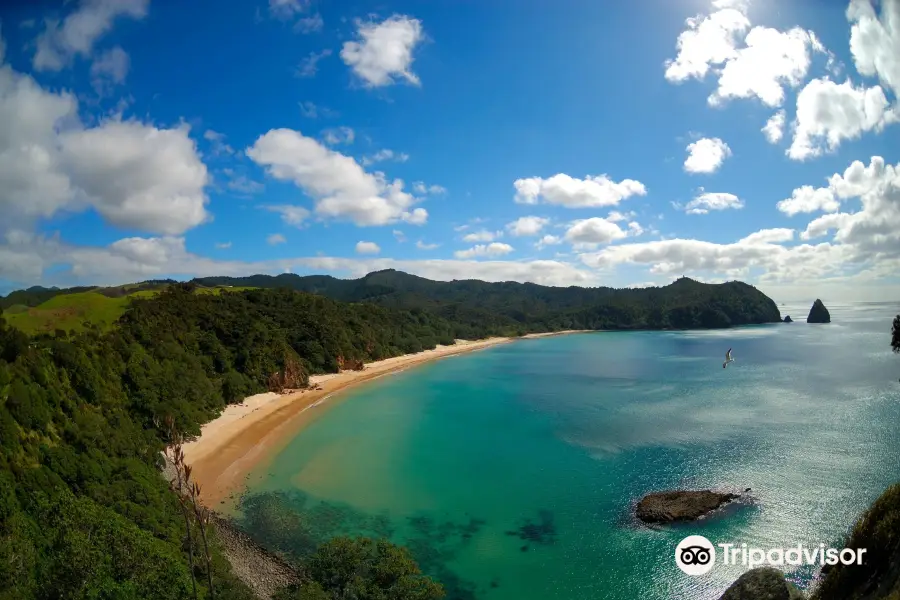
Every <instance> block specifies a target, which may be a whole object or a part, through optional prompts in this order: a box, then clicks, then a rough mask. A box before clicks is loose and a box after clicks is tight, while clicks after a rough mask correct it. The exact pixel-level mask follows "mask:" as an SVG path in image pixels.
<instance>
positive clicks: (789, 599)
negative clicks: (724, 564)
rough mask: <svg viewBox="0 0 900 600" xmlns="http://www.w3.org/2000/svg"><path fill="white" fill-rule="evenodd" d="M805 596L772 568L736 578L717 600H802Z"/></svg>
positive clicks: (758, 569) (751, 571)
mask: <svg viewBox="0 0 900 600" xmlns="http://www.w3.org/2000/svg"><path fill="white" fill-rule="evenodd" d="M805 598H806V595H805V594H804V593H803V592H801V591H800V590H799V589H798V588H797V586H795V585H794V584H793V583H791V582H790V581H787V580H785V578H784V574H783V573H782V572H781V571H779V570H778V569H773V568H772V567H757V568H756V569H751V570H749V571H747V572H746V573H744V574H743V575H741V576H740V577H738V579H737V581H735V582H734V583H732V584H731V587H729V588H728V589H727V590H725V593H724V594H722V597H721V598H719V600H804V599H805Z"/></svg>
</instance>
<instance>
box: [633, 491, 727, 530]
mask: <svg viewBox="0 0 900 600" xmlns="http://www.w3.org/2000/svg"><path fill="white" fill-rule="evenodd" d="M736 498H740V494H732V493H728V492H713V491H710V490H699V491H696V490H694V491H691V490H682V491H668V492H656V493H653V494H647V495H646V496H644V497H643V498H641V500H640V502H638V504H637V509H636V511H635V513H636V515H637V518H638V519H640V520H641V521H643V522H644V523H672V522H675V521H694V520H696V519H699V518H700V517H702V516H703V515H705V514H707V513H710V512H712V511H714V510H716V509H717V508H719V507H720V506H722V505H723V504H727V503H729V502H731V501H732V500H734V499H736Z"/></svg>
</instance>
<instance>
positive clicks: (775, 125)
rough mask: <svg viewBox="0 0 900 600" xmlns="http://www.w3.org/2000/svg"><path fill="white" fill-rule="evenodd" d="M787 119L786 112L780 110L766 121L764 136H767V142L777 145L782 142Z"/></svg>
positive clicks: (763, 130)
mask: <svg viewBox="0 0 900 600" xmlns="http://www.w3.org/2000/svg"><path fill="white" fill-rule="evenodd" d="M785 118H786V115H785V112H784V110H779V111H778V112H776V113H775V114H774V115H772V116H771V117H769V120H768V121H766V124H765V126H763V128H762V132H763V135H765V136H766V140H768V141H769V143H770V144H777V143H778V142H780V141H781V138H782V137H784V122H785Z"/></svg>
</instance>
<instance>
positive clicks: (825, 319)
mask: <svg viewBox="0 0 900 600" xmlns="http://www.w3.org/2000/svg"><path fill="white" fill-rule="evenodd" d="M806 322H807V323H831V314H829V312H828V309H827V308H825V305H824V304H822V301H821V300H819V299H818V298H816V301H815V302H813V305H812V308H810V309H809V316H808V317H806Z"/></svg>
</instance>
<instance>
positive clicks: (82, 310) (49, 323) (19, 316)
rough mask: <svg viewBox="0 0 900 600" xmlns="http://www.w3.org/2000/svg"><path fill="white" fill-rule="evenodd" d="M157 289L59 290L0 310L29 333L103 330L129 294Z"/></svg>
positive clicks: (146, 293) (236, 289)
mask: <svg viewBox="0 0 900 600" xmlns="http://www.w3.org/2000/svg"><path fill="white" fill-rule="evenodd" d="M250 289H254V288H251V287H210V288H198V289H197V293H198V294H220V293H222V292H223V291H226V292H240V291H244V290H250ZM159 292H160V290H159V289H155V290H140V291H137V292H132V293H131V294H127V295H125V296H119V297H110V296H107V295H104V294H102V293H100V292H99V291H90V292H79V293H76V294H60V295H59V296H55V297H53V298H51V299H50V300H47V301H46V302H44V303H43V304H39V305H38V306H35V307H33V308H29V307H27V306H24V305H20V304H17V305H14V306H11V307H9V308H7V309H6V310H4V311H3V318H4V319H6V322H7V323H9V324H10V325H12V326H13V327H15V328H17V329H19V330H21V331H24V332H25V333H27V334H29V335H33V334H36V333H44V332H47V333H52V332H53V331H54V330H56V329H62V330H64V331H70V330H74V331H81V330H83V329H84V328H85V324H86V323H93V324H94V325H97V326H98V327H100V329H103V330H106V329H109V328H110V327H112V325H113V323H115V322H116V319H118V318H119V317H121V316H122V315H123V314H124V313H125V311H126V310H128V306H129V304H130V303H131V300H132V299H133V298H152V297H153V296H155V295H156V294H158V293H159Z"/></svg>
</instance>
